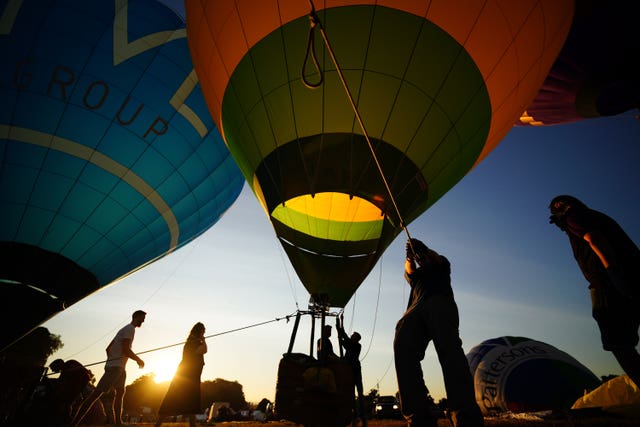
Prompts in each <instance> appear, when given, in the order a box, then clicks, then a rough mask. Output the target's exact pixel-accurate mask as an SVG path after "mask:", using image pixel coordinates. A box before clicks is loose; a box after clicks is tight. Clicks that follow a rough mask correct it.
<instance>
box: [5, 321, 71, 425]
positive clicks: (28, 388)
mask: <svg viewBox="0 0 640 427" xmlns="http://www.w3.org/2000/svg"><path fill="white" fill-rule="evenodd" d="M62 347H63V344H62V341H61V340H60V336H59V335H54V334H52V333H50V332H49V330H48V329H47V328H45V327H42V326H40V327H37V328H35V329H34V330H33V331H31V332H30V333H29V334H27V335H25V336H24V337H23V338H22V339H20V340H19V341H17V342H15V343H14V344H13V345H11V346H10V347H8V348H6V349H4V350H3V351H2V352H0V420H12V419H13V418H16V417H20V416H23V415H24V412H26V411H28V406H29V404H30V402H29V399H30V396H31V394H32V392H33V390H34V389H35V387H36V386H37V384H38V383H39V381H40V379H41V378H42V376H43V375H44V373H45V372H46V368H45V363H47V359H48V358H49V356H51V355H52V354H53V353H55V352H56V351H57V350H58V349H60V348H62Z"/></svg>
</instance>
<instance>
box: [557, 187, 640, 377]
mask: <svg viewBox="0 0 640 427" xmlns="http://www.w3.org/2000/svg"><path fill="white" fill-rule="evenodd" d="M549 210H550V212H551V216H550V217H549V223H551V224H555V225H556V226H557V227H558V228H559V229H560V230H562V231H564V232H565V233H566V234H567V236H568V237H569V243H570V244H571V248H572V250H573V256H574V258H575V259H576V261H577V262H578V266H579V267H580V270H581V271H582V274H583V275H584V277H585V278H586V279H587V282H589V291H590V294H591V314H592V316H593V318H594V319H595V321H596V323H597V324H598V328H599V329H600V338H601V341H602V347H603V348H604V349H605V350H607V351H610V352H611V353H613V356H614V357H615V358H616V360H617V361H618V363H619V364H620V366H621V367H622V369H623V370H624V372H625V373H626V374H627V375H628V376H629V378H630V379H631V380H632V381H633V382H634V383H635V384H636V385H637V386H639V387H640V354H638V351H637V350H636V346H637V345H638V327H640V249H638V246H636V244H635V243H634V242H633V240H631V238H630V237H629V236H628V235H627V233H626V232H625V231H624V230H623V229H622V227H620V225H619V224H618V223H617V222H616V221H615V220H613V219H612V218H611V217H609V216H608V215H605V214H603V213H602V212H598V211H596V210H593V209H590V208H588V207H587V205H585V204H584V203H583V202H581V201H580V200H578V199H577V198H575V197H573V196H569V195H560V196H556V197H554V198H553V199H552V200H551V203H550V204H549Z"/></svg>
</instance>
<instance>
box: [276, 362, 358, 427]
mask: <svg viewBox="0 0 640 427" xmlns="http://www.w3.org/2000/svg"><path fill="white" fill-rule="evenodd" d="M353 390H354V386H353V372H352V370H351V366H350V365H349V363H348V362H346V361H343V360H336V361H330V362H327V363H321V362H318V361H317V360H316V359H315V358H313V357H311V356H308V355H306V354H303V353H285V354H284V355H283V356H282V359H281V360H280V364H279V366H278V382H277V385H276V401H275V413H276V417H277V418H278V419H286V420H289V421H293V422H296V423H299V424H303V425H304V426H305V427H316V426H317V427H342V426H346V425H348V424H350V423H351V420H352V416H353V415H352V408H353V399H354V395H353Z"/></svg>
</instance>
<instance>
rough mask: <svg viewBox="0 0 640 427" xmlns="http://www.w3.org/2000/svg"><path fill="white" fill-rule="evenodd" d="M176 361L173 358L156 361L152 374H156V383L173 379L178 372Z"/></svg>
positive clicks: (154, 378)
mask: <svg viewBox="0 0 640 427" xmlns="http://www.w3.org/2000/svg"><path fill="white" fill-rule="evenodd" d="M176 369H177V366H176V362H175V361H173V360H168V361H160V362H155V363H154V365H153V369H152V370H151V372H150V373H151V374H153V375H154V377H153V381H154V382H155V383H156V384H160V383H164V382H167V381H171V380H172V379H173V375H174V374H175V373H176Z"/></svg>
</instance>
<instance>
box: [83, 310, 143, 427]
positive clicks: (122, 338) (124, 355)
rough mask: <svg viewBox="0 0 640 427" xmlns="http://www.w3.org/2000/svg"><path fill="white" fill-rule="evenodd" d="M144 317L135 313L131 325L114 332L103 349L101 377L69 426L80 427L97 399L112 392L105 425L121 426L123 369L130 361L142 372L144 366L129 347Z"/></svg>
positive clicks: (139, 312) (124, 375) (123, 384)
mask: <svg viewBox="0 0 640 427" xmlns="http://www.w3.org/2000/svg"><path fill="white" fill-rule="evenodd" d="M146 315H147V313H145V312H144V311H142V310H138V311H136V312H134V313H133V315H132V316H131V323H129V324H127V325H125V326H124V327H123V328H122V329H120V330H119V331H118V333H117V334H116V336H115V337H114V338H113V340H111V342H110V343H109V345H108V346H107V350H106V351H107V362H106V364H105V366H104V374H103V375H102V378H100V381H98V385H96V388H95V390H93V392H92V393H91V394H90V395H89V396H88V397H87V398H86V399H85V400H84V401H83V402H82V405H80V408H78V411H77V412H76V415H75V417H74V418H73V421H71V426H73V427H75V426H77V425H78V424H80V421H82V419H83V418H84V416H85V415H86V414H87V412H89V409H91V406H92V405H93V404H94V402H95V401H96V400H98V399H99V398H100V396H102V395H103V394H104V393H107V392H109V391H111V389H114V390H115V396H114V398H113V403H112V407H111V408H105V409H106V412H107V418H108V419H107V422H108V423H109V424H115V425H116V426H123V425H124V424H123V423H122V402H123V400H124V390H125V387H124V386H125V381H126V379H127V373H126V370H125V367H126V365H127V361H128V360H129V359H133V360H135V361H136V362H138V367H140V369H142V368H144V362H143V361H142V359H140V358H139V357H138V356H137V355H136V354H135V353H134V352H133V350H132V349H131V344H132V343H133V337H134V335H135V332H136V328H139V327H140V326H141V325H142V323H143V322H144V320H145V317H146Z"/></svg>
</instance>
